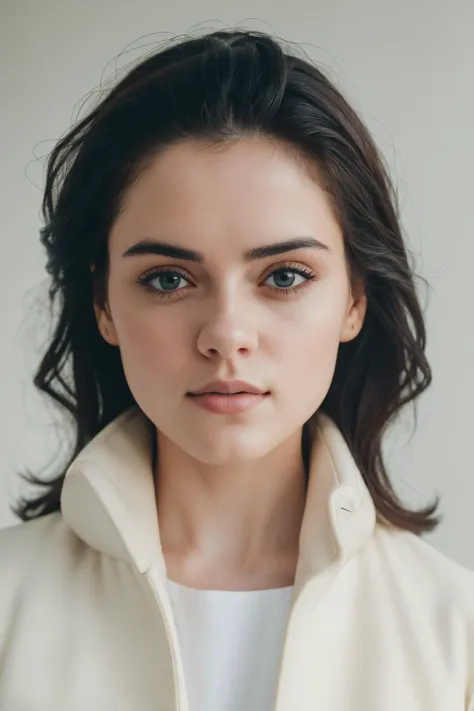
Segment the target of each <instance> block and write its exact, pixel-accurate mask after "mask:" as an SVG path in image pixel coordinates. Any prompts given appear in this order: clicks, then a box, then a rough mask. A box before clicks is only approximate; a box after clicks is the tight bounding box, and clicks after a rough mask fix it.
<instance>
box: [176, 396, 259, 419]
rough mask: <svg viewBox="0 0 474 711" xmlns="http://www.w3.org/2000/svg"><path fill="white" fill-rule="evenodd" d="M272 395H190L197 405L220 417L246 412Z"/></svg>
mask: <svg viewBox="0 0 474 711" xmlns="http://www.w3.org/2000/svg"><path fill="white" fill-rule="evenodd" d="M269 395H270V393H262V394H255V393H239V394H236V395H217V394H215V393H205V394H204V395H190V396H189V397H190V398H191V400H193V401H194V402H195V403H196V405H199V406H200V407H203V408H204V409H206V410H209V411H210V412H215V413H216V414H218V415H230V414H232V415H233V414H235V413H239V412H246V411H247V410H250V409H251V408H252V407H255V406H256V405H258V404H259V403H260V402H263V400H265V399H266V398H267V397H269Z"/></svg>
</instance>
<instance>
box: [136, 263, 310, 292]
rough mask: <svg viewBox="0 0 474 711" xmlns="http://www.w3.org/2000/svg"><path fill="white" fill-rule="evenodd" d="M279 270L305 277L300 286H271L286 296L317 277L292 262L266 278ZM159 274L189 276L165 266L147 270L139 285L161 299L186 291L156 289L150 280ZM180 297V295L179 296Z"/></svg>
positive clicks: (185, 277)
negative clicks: (286, 287) (285, 287)
mask: <svg viewBox="0 0 474 711" xmlns="http://www.w3.org/2000/svg"><path fill="white" fill-rule="evenodd" d="M279 271H288V272H294V273H295V274H299V275H300V276H304V277H305V281H304V282H303V283H302V284H298V286H294V287H289V288H288V289H284V288H283V287H277V286H270V287H269V288H270V289H271V290H272V291H277V292H279V293H280V294H283V295H284V296H285V297H288V296H292V295H294V294H296V293H299V292H300V291H302V290H303V289H305V288H307V287H308V286H309V282H311V281H314V280H316V279H317V276H316V274H314V273H313V272H312V271H310V270H309V269H305V268H304V267H300V266H293V265H291V264H282V265H280V266H279V267H277V268H275V269H274V270H273V271H271V272H270V274H268V276H267V277H265V279H268V278H269V277H270V276H272V275H273V274H275V272H279ZM159 274H179V276H181V277H183V279H186V281H189V280H188V277H187V276H186V275H185V274H184V273H183V272H182V271H181V270H180V269H178V268H173V269H171V268H170V267H164V268H161V269H152V270H151V271H148V272H145V274H142V276H140V277H139V278H138V279H137V283H138V284H139V286H140V287H141V288H142V289H144V290H145V291H146V292H147V293H148V294H151V296H156V297H158V298H159V299H169V298H171V297H174V296H175V294H176V293H178V292H179V291H185V290H184V289H176V290H174V291H158V290H157V289H154V288H153V287H151V286H150V282H151V281H153V279H155V278H156V277H157V276H158V275H159ZM178 298H179V297H178Z"/></svg>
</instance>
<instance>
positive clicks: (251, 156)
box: [111, 137, 342, 252]
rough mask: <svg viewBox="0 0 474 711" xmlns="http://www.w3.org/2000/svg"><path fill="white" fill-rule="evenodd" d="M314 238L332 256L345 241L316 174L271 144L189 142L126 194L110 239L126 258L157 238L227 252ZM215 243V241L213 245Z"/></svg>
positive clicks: (156, 162) (167, 153)
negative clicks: (300, 237) (141, 241)
mask: <svg viewBox="0 0 474 711" xmlns="http://www.w3.org/2000/svg"><path fill="white" fill-rule="evenodd" d="M304 234H312V235H313V236H315V237H317V238H318V239H320V240H321V241H326V242H327V244H328V246H329V247H330V248H331V250H332V251H334V250H335V249H336V250H337V247H338V245H339V247H340V246H341V241H342V235H341V231H340V228H339V225H338V223H337V220H336V218H335V215H334V211H333V209H332V204H331V199H330V196H329V194H328V193H327V191H326V190H325V189H324V187H323V181H322V180H321V178H320V175H319V173H318V171H317V168H316V166H315V165H314V166H311V164H310V165H309V167H308V166H306V165H304V164H303V162H302V161H301V160H298V158H297V157H296V156H295V155H292V154H291V153H290V151H289V149H288V148H287V147H286V146H283V145H281V144H278V143H277V142H276V141H270V140H268V139H265V138H260V137H258V138H244V139H242V138H240V139H236V140H233V141H231V142H227V143H225V144H219V145H209V144H205V143H203V142H199V141H191V140H187V141H183V142H180V143H178V144H176V145H173V146H171V147H168V148H166V149H165V150H164V151H163V152H162V153H160V154H159V155H158V156H156V157H155V158H154V159H153V160H152V161H151V162H150V164H149V166H148V167H147V169H146V170H145V171H144V172H143V173H142V174H141V176H140V177H139V179H138V180H137V181H136V183H135V184H134V185H133V186H132V187H131V188H130V189H129V191H128V192H127V194H126V196H125V199H124V202H123V206H122V212H121V214H120V215H119V217H118V219H117V220H116V223H115V224H114V226H113V228H112V231H111V242H112V243H113V245H112V246H115V247H116V248H117V249H121V250H122V252H123V251H124V250H125V249H127V247H129V246H131V245H132V244H133V243H134V242H136V241H138V240H139V239H143V238H146V237H152V238H157V239H160V238H162V239H165V240H166V241H168V242H176V244H179V245H180V246H188V247H190V248H192V247H193V246H194V247H195V246H196V245H197V244H198V243H199V244H200V245H201V246H202V247H203V249H204V248H205V247H204V245H205V244H206V243H208V244H209V246H213V247H214V241H215V240H217V241H218V243H219V245H222V246H223V247H224V248H227V249H229V248H231V247H232V245H234V244H236V243H238V244H239V246H240V247H245V246H246V247H248V248H251V247H252V246H255V245H257V244H260V243H262V242H271V241H278V240H279V239H282V240H283V239H289V238H291V237H295V236H297V235H304ZM213 240H214V241H213Z"/></svg>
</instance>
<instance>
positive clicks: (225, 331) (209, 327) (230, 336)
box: [197, 311, 258, 360]
mask: <svg viewBox="0 0 474 711" xmlns="http://www.w3.org/2000/svg"><path fill="white" fill-rule="evenodd" d="M197 347H198V350H199V352H200V353H202V354H203V355H205V356H206V357H207V358H222V359H225V360H232V359H235V358H237V357H239V356H240V357H242V356H244V357H248V356H249V355H251V354H252V353H253V352H255V351H256V349H257V348H258V333H257V330H256V329H255V327H253V326H252V325H251V324H250V319H249V318H248V315H247V317H246V315H245V314H242V313H240V314H239V315H237V314H236V313H235V311H234V313H230V312H226V313H222V312H221V313H220V315H218V316H217V317H215V318H212V319H209V320H208V321H207V322H206V324H205V325H204V326H203V328H201V330H200V332H199V336H198V342H197Z"/></svg>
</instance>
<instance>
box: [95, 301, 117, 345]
mask: <svg viewBox="0 0 474 711" xmlns="http://www.w3.org/2000/svg"><path fill="white" fill-rule="evenodd" d="M94 312H95V315H96V319H97V327H98V329H99V332H100V334H101V336H102V338H103V339H104V341H106V342H107V343H109V344H110V345H111V346H118V345H119V342H118V337H117V333H116V330H115V326H114V324H113V321H112V319H110V318H109V316H108V315H107V313H106V312H105V309H99V307H98V306H96V305H95V304H94Z"/></svg>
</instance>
